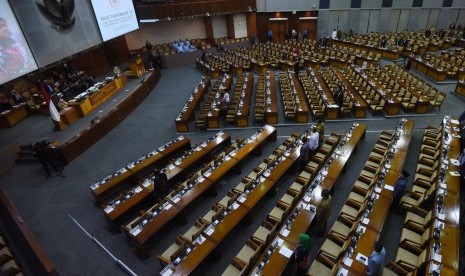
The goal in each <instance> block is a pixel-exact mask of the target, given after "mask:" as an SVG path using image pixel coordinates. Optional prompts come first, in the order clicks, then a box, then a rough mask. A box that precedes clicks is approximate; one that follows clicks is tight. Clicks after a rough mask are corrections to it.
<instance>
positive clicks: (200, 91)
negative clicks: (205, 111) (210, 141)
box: [175, 77, 210, 132]
mask: <svg viewBox="0 0 465 276" xmlns="http://www.w3.org/2000/svg"><path fill="white" fill-rule="evenodd" d="M209 87H210V79H209V78H203V77H202V79H201V80H200V82H199V84H197V86H196V87H195V89H194V91H193V92H192V94H191V95H190V96H189V99H188V100H187V102H186V104H185V105H184V107H183V109H182V110H181V112H180V113H179V115H178V117H176V120H175V122H176V130H177V131H178V132H189V121H193V120H195V117H194V112H195V110H198V109H199V106H200V101H202V100H203V99H204V94H205V91H206V90H207V91H208V88H209Z"/></svg>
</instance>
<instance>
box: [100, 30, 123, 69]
mask: <svg viewBox="0 0 465 276" xmlns="http://www.w3.org/2000/svg"><path fill="white" fill-rule="evenodd" d="M103 45H104V47H105V52H106V53H107V58H108V61H109V63H110V64H111V65H112V66H114V65H119V64H121V63H123V62H127V61H128V59H129V50H128V44H127V43H126V39H125V38H124V36H120V37H117V38H115V39H112V40H109V41H107V42H105V43H103Z"/></svg>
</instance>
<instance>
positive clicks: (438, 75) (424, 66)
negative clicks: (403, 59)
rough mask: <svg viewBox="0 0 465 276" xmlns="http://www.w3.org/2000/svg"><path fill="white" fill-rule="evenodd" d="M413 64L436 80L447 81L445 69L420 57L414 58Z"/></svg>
mask: <svg viewBox="0 0 465 276" xmlns="http://www.w3.org/2000/svg"><path fill="white" fill-rule="evenodd" d="M412 66H413V68H415V69H417V70H418V71H420V72H422V73H423V74H425V75H427V76H428V77H430V78H432V79H433V80H435V81H445V80H446V79H447V72H446V71H445V70H442V69H437V68H435V67H433V66H432V65H430V64H428V63H425V62H424V61H423V60H421V59H420V58H414V59H412Z"/></svg>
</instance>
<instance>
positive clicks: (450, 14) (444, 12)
mask: <svg viewBox="0 0 465 276" xmlns="http://www.w3.org/2000/svg"><path fill="white" fill-rule="evenodd" d="M458 14H459V10H457V9H451V8H442V9H441V13H440V14H439V20H438V25H437V29H441V28H445V29H448V28H449V25H450V23H451V22H452V21H454V22H455V20H456V19H457V15H458Z"/></svg>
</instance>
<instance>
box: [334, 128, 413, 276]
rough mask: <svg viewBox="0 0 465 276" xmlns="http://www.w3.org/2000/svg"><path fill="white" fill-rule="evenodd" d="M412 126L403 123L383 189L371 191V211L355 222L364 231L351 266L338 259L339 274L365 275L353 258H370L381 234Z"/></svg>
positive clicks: (411, 132)
mask: <svg viewBox="0 0 465 276" xmlns="http://www.w3.org/2000/svg"><path fill="white" fill-rule="evenodd" d="M403 120H405V119H403ZM414 125H415V122H414V121H411V120H408V121H407V120H406V121H404V123H403V126H402V130H401V132H400V137H399V140H398V141H397V143H396V145H395V147H396V150H395V153H394V156H393V158H392V161H391V163H390V167H389V168H388V171H387V173H386V176H385V178H384V181H383V183H384V185H383V188H375V189H374V190H373V191H372V192H373V194H374V195H375V198H374V202H373V205H372V210H371V211H370V213H369V215H368V216H367V217H366V218H365V219H363V218H361V219H360V220H359V221H358V222H355V223H358V224H359V227H360V226H362V227H363V228H365V230H364V233H363V234H362V235H361V236H360V237H359V239H358V241H357V243H356V246H355V249H354V252H353V254H352V258H353V261H352V264H351V265H350V266H348V265H346V263H344V262H343V261H342V258H340V260H339V261H338V263H337V264H336V265H337V266H339V267H340V270H339V272H341V271H343V270H346V271H348V275H364V274H366V265H365V264H363V263H361V262H359V261H358V260H355V258H356V256H357V255H358V254H359V253H360V254H362V255H364V256H366V257H368V256H370V255H371V253H372V252H373V247H374V244H375V242H376V241H377V240H378V238H379V235H380V234H381V231H382V228H383V225H384V222H385V221H386V217H387V215H388V213H389V209H390V206H391V203H392V197H393V187H394V185H395V183H396V182H397V179H398V178H399V175H400V174H401V172H402V168H403V164H404V161H405V157H406V155H407V150H408V146H409V144H410V140H411V138H412V134H413V128H414ZM339 272H338V273H339Z"/></svg>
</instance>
